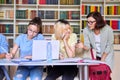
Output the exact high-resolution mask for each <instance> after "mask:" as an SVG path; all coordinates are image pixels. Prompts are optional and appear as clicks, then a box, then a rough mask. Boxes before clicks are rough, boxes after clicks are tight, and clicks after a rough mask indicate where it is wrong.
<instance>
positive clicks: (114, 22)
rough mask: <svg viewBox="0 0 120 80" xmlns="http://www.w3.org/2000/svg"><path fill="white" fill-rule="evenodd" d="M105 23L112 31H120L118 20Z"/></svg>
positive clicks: (119, 21)
mask: <svg viewBox="0 0 120 80" xmlns="http://www.w3.org/2000/svg"><path fill="white" fill-rule="evenodd" d="M106 23H107V24H108V25H110V26H111V27H112V29H113V30H120V20H106Z"/></svg>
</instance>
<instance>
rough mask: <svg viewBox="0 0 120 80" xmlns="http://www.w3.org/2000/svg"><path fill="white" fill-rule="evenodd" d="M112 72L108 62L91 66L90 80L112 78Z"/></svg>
mask: <svg viewBox="0 0 120 80" xmlns="http://www.w3.org/2000/svg"><path fill="white" fill-rule="evenodd" d="M110 73H111V69H110V67H109V66H108V65H106V64H99V65H90V66H89V78H90V80H111V77H110Z"/></svg>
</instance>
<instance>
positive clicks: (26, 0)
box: [16, 0, 37, 4]
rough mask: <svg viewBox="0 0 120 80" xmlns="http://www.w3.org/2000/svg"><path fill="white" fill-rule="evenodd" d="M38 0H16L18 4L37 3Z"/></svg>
mask: <svg viewBox="0 0 120 80" xmlns="http://www.w3.org/2000/svg"><path fill="white" fill-rule="evenodd" d="M36 3H37V0H16V4H36Z"/></svg>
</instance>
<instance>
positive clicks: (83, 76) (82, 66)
mask: <svg viewBox="0 0 120 80" xmlns="http://www.w3.org/2000/svg"><path fill="white" fill-rule="evenodd" d="M96 64H99V63H87V62H86V63H82V62H79V63H78V62H60V60H57V61H56V60H54V61H52V62H49V63H48V62H46V61H27V62H26V61H25V62H20V63H15V62H12V61H10V60H7V59H0V65H5V66H6V65H7V66H28V65H29V66H50V65H51V66H53V65H59V66H63V65H68V66H70V65H77V66H78V69H79V80H89V79H88V73H89V72H88V71H89V70H88V66H89V65H96ZM83 72H84V73H83Z"/></svg>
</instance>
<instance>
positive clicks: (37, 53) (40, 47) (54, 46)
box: [32, 40, 59, 60]
mask: <svg viewBox="0 0 120 80" xmlns="http://www.w3.org/2000/svg"><path fill="white" fill-rule="evenodd" d="M48 42H50V43H51V53H52V59H59V41H58V40H33V46H32V60H46V58H47V44H48Z"/></svg>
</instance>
